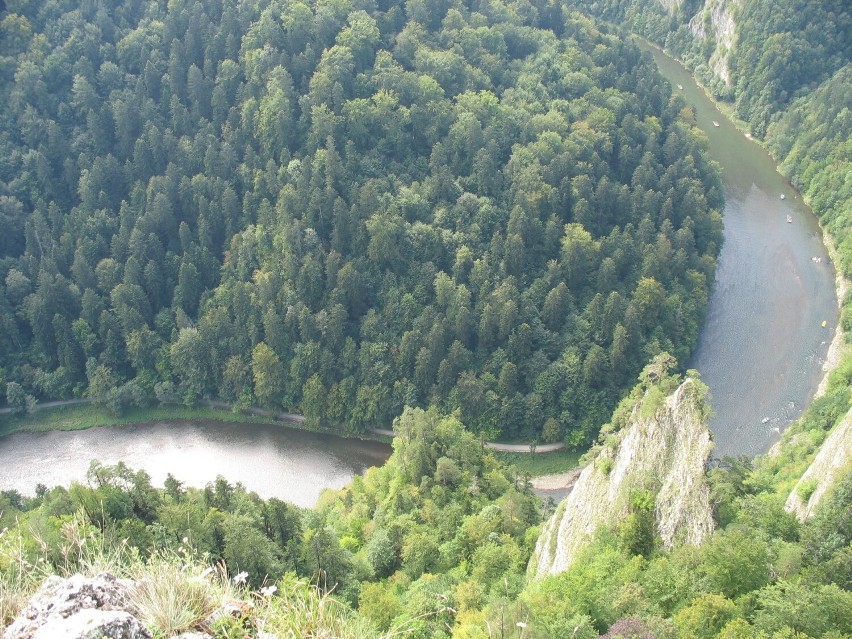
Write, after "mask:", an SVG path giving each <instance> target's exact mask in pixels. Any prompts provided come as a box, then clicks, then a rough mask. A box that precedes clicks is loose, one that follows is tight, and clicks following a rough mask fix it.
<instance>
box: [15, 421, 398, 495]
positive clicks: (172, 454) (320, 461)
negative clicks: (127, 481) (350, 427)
mask: <svg viewBox="0 0 852 639" xmlns="http://www.w3.org/2000/svg"><path fill="white" fill-rule="evenodd" d="M390 452H391V451H390V446H387V445H385V444H380V443H378V442H370V441H360V440H357V439H343V438H340V437H333V436H331V435H319V434H315V433H307V432H303V431H297V430H292V429H288V428H283V427H279V426H263V425H256V424H254V425H252V424H228V423H223V422H201V421H199V422H191V423H187V422H160V423H155V424H141V425H136V426H116V427H104V428H90V429H88V430H81V431H54V432H47V433H17V434H14V435H9V436H8V437H2V438H0V487H2V488H3V489H9V488H14V489H16V490H19V491H20V492H22V493H24V494H29V495H32V494H34V493H35V487H36V484H38V483H42V484H45V485H47V486H68V485H69V484H70V483H71V482H72V481H75V480H76V481H85V477H86V470H87V469H88V467H89V463H90V462H91V460H92V459H97V460H99V461H100V462H101V463H104V464H115V463H117V462H119V461H123V462H124V463H125V464H127V465H128V466H130V467H131V468H134V469H144V470H145V471H146V472H148V474H149V475H151V478H152V480H153V483H154V484H155V485H158V486H162V485H163V481H164V480H165V478H166V475H167V474H168V473H171V474H172V475H174V476H175V477H177V478H178V479H179V480H181V481H183V482H185V483H186V484H187V485H189V486H195V487H198V488H201V487H204V486H205V485H206V484H207V483H208V482H210V481H213V480H215V479H216V476H217V475H222V476H223V477H225V478H226V479H227V480H228V481H230V482H231V483H236V482H241V483H242V484H243V485H244V486H245V487H246V488H248V489H249V490H253V491H255V492H257V493H258V494H259V495H260V496H261V497H264V498H270V497H277V498H278V499H282V500H284V501H288V502H290V503H293V504H296V505H297V506H305V507H309V506H313V505H314V504H315V503H316V501H317V497H319V494H320V492H322V491H323V490H324V489H326V488H341V487H342V486H344V485H345V484H347V483H348V482H349V481H350V480H351V479H352V477H353V475H355V474H359V473H362V472H364V470H366V469H367V468H369V467H370V466H381V465H382V464H383V463H384V462H385V461H386V460H387V458H388V457H389V456H390Z"/></svg>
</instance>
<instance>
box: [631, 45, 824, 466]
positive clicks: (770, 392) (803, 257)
mask: <svg viewBox="0 0 852 639" xmlns="http://www.w3.org/2000/svg"><path fill="white" fill-rule="evenodd" d="M646 48H647V49H648V50H650V51H651V53H652V55H653V56H654V59H655V60H656V62H657V65H658V66H659V68H660V71H661V72H662V74H663V76H664V77H665V78H666V79H667V80H668V81H669V82H670V83H671V84H672V87H673V88H674V89H675V91H676V92H678V93H680V94H682V95H683V97H684V99H685V100H686V101H687V103H688V104H689V105H690V106H692V107H693V108H694V109H695V114H696V122H697V124H698V126H699V127H700V128H701V129H702V130H703V131H704V132H705V133H706V134H707V137H708V140H709V152H710V155H711V156H712V158H713V159H714V160H715V161H716V162H718V163H719V165H720V166H721V169H722V181H723V186H724V193H725V211H724V221H725V230H724V234H725V243H724V245H723V246H722V251H721V255H720V256H719V264H718V269H717V271H716V283H715V288H714V290H713V293H712V296H711V298H710V305H709V309H708V315H707V320H706V323H705V326H704V329H703V330H702V332H701V335H700V337H699V340H698V346H697V349H696V352H695V354H694V355H693V357H692V360H691V361H690V363H689V367H690V368H694V369H696V370H698V371H699V373H701V378H702V379H703V380H704V382H705V383H706V384H707V385H708V386H709V387H710V393H711V401H712V406H713V410H714V412H715V416H714V417H713V419H712V420H711V422H710V426H711V428H712V430H713V437H714V441H715V443H716V448H715V451H714V456H718V457H721V456H724V455H748V456H753V455H756V454H759V453H764V452H766V451H767V450H768V449H769V447H770V446H771V445H772V443H773V442H774V441H776V440H777V439H778V437H779V436H780V433H781V431H783V430H784V428H785V427H786V426H787V425H789V424H790V422H792V421H793V420H794V419H796V418H797V417H798V416H799V415H800V414H801V413H802V411H803V410H804V409H805V407H806V406H807V404H808V402H809V401H810V399H811V398H812V397H813V394H814V391H815V390H816V388H817V386H818V385H819V380H820V379H821V377H822V374H823V373H822V365H823V362H824V358H825V356H826V353H827V352H828V346H829V344H830V342H831V339H832V336H833V335H834V330H835V328H836V326H837V322H838V317H839V309H838V306H837V296H836V292H835V283H834V278H835V271H834V267H833V266H832V264H831V261H830V259H829V257H828V255H827V254H826V249H825V246H824V245H823V243H822V232H821V231H820V228H819V226H818V224H817V219H816V217H815V216H814V214H813V213H812V212H811V210H810V209H809V208H808V207H807V206H806V205H805V204H804V203H803V202H802V198H801V196H800V195H799V194H798V193H797V192H796V191H795V190H794V189H793V188H792V187H791V186H790V185H789V184H788V183H787V182H786V181H785V179H784V178H783V177H782V176H781V174H780V173H778V171H777V169H776V165H775V162H774V161H773V159H772V158H771V157H770V155H769V154H768V153H767V152H766V151H765V150H764V149H763V148H762V147H760V146H759V145H758V144H757V143H755V142H753V141H752V140H749V139H747V138H746V137H745V136H744V135H743V134H742V133H741V132H740V131H738V130H737V129H736V127H735V126H734V125H733V124H732V123H731V122H730V121H729V120H728V118H727V117H725V116H724V115H723V114H722V113H720V112H719V110H718V109H717V108H716V106H715V105H714V104H713V102H712V101H711V100H710V99H709V98H708V97H707V95H706V94H705V93H704V91H703V90H701V88H700V87H699V86H698V85H697V84H696V83H695V81H694V80H693V78H692V75H691V74H690V73H689V71H688V70H687V69H686V68H684V67H683V66H682V65H681V64H680V63H679V62H678V61H676V60H674V59H673V58H671V57H669V56H667V55H666V54H664V53H663V52H662V51H660V50H659V49H657V48H654V47H648V46H646ZM680 87H682V88H680ZM782 198H783V199H782ZM788 216H789V219H790V220H791V221H790V222H789V223H788V221H787V220H788ZM823 322H825V324H824V325H823Z"/></svg>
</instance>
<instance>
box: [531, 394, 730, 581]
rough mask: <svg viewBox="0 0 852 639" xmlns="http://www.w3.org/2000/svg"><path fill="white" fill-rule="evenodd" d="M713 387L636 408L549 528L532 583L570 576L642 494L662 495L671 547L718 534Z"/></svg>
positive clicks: (657, 516)
mask: <svg viewBox="0 0 852 639" xmlns="http://www.w3.org/2000/svg"><path fill="white" fill-rule="evenodd" d="M705 393H706V387H705V386H704V385H703V384H701V382H699V381H698V380H695V379H687V380H686V381H684V382H683V383H682V384H681V385H680V386H679V387H678V388H677V390H675V391H674V393H672V394H671V395H670V396H669V397H666V398H664V399H661V400H660V399H657V400H653V401H650V400H649V399H648V396H647V395H646V398H645V399H644V400H643V401H642V402H640V403H639V404H638V405H636V406H635V407H634V408H633V411H632V414H631V415H630V418H629V420H628V424H627V425H626V426H625V427H624V428H622V430H620V431H619V432H617V433H615V435H613V436H611V437H610V442H609V443H608V444H607V445H606V446H604V448H603V449H602V450H601V451H600V453H599V454H598V455H597V457H596V458H595V460H594V461H593V462H592V463H591V464H589V465H588V466H586V468H584V469H583V471H582V473H581V474H580V477H579V479H578V480H577V483H576V484H575V486H574V489H573V491H572V492H571V494H570V495H568V497H567V498H566V499H565V500H564V501H563V502H562V503H560V504H559V506H558V507H557V509H556V512H555V513H554V515H553V517H552V518H551V519H550V520H549V521H548V522H547V523H546V524H545V525H544V527H543V529H542V532H541V535H540V537H539V539H538V542H537V544H536V549H535V552H534V553H533V557H532V559H531V560H530V566H529V572H530V574H531V575H532V576H539V577H544V576H547V575H550V574H558V573H560V572H564V571H565V570H566V569H567V568H568V566H570V565H571V563H572V562H573V561H574V559H575V557H576V556H577V553H578V552H579V551H580V549H581V548H582V547H583V546H584V545H585V544H586V543H587V542H588V540H589V539H590V538H591V537H592V536H593V535H594V533H595V531H596V530H597V529H598V528H599V527H600V526H614V525H617V524H618V523H619V522H620V521H621V520H622V519H623V518H624V517H625V516H626V515H627V514H629V511H630V504H629V500H630V494H631V491H632V490H634V489H636V488H641V489H644V490H647V491H649V492H651V493H653V494H654V495H655V506H654V520H655V523H656V528H657V533H658V534H659V535H660V537H661V539H662V541H663V545H664V546H665V547H666V548H672V547H673V546H675V545H677V544H693V545H698V544H700V543H701V541H702V540H704V538H705V537H707V536H708V535H709V534H710V533H712V531H713V518H712V513H711V508H710V499H709V494H710V493H709V487H708V485H707V481H706V476H705V467H706V463H707V458H708V457H709V455H710V451H711V450H712V448H713V444H712V441H711V438H710V431H709V430H708V428H707V425H706V423H705V416H706V412H705V406H706V404H705Z"/></svg>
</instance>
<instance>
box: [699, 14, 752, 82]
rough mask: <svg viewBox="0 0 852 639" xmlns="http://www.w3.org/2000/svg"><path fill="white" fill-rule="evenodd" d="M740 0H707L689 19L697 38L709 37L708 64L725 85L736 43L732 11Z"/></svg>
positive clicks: (729, 79)
mask: <svg viewBox="0 0 852 639" xmlns="http://www.w3.org/2000/svg"><path fill="white" fill-rule="evenodd" d="M741 2H742V0H707V1H706V2H705V4H704V6H703V7H702V8H701V10H700V11H699V12H698V13H696V14H695V15H694V16H693V17H692V19H691V20H690V21H689V29H690V31H691V32H692V35H693V37H695V38H696V39H698V40H706V39H707V38H710V41H711V42H712V43H713V53H712V54H711V55H710V60H709V61H708V64H709V65H710V69H711V70H712V71H713V73H714V74H715V75H716V76H717V77H718V78H720V79H721V80H722V81H723V82H724V83H725V86H726V87H728V88H730V86H731V68H730V64H729V59H730V55H731V51H733V49H734V46H735V45H736V22H735V20H734V12H735V11H736V8H737V7H738V6H739V5H740V3H741Z"/></svg>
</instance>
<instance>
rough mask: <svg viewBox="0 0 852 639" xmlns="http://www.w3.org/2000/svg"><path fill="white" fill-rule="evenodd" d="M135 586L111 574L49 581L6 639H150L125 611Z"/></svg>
mask: <svg viewBox="0 0 852 639" xmlns="http://www.w3.org/2000/svg"><path fill="white" fill-rule="evenodd" d="M132 586H133V582H132V581H130V580H127V579H118V578H116V577H115V576H114V575H111V574H109V573H101V574H99V575H97V576H95V577H91V578H89V577H83V576H82V575H74V576H72V577H69V578H68V579H61V578H60V577H56V576H53V577H49V578H48V579H46V580H45V581H44V583H43V584H42V585H41V588H39V590H38V592H36V594H35V595H33V596H32V598H31V599H30V603H29V605H28V606H27V607H26V608H24V610H23V611H21V614H20V615H19V616H18V618H17V619H15V621H14V622H13V623H12V625H10V626H9V627H8V628H7V629H6V631H5V632H4V633H3V639H48V638H54V637H67V638H69V639H74V638H79V639H89V638H94V637H101V638H103V639H141V638H142V637H150V634H149V633H148V631H147V630H145V628H144V626H143V625H142V623H141V622H140V621H138V620H137V619H136V618H135V617H133V616H132V615H130V614H129V613H127V612H125V611H124V610H122V609H123V608H124V607H126V606H127V602H128V594H129V591H130V589H131V587H132Z"/></svg>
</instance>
